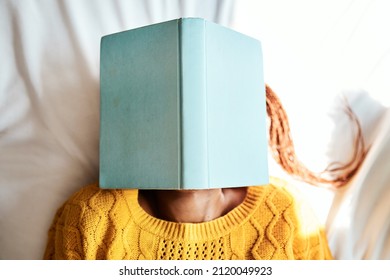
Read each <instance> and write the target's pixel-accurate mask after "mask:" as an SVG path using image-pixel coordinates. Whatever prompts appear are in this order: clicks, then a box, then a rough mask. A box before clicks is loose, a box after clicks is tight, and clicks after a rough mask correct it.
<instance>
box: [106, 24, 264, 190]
mask: <svg viewBox="0 0 390 280" xmlns="http://www.w3.org/2000/svg"><path fill="white" fill-rule="evenodd" d="M100 110H101V111H100V148H99V149H100V167H99V168H100V174H99V184H100V187H101V188H120V189H125V188H136V189H166V190H169V189H209V188H227V187H240V186H249V185H264V184H267V183H268V179H269V178H268V158H267V151H268V147H267V134H266V101H265V85H264V78H263V60H262V49H261V43H260V42H259V41H258V40H257V39H254V38H251V37H249V36H247V35H245V34H242V33H239V32H237V31H234V30H232V29H230V28H227V27H223V26H221V25H218V24H216V23H213V22H210V21H207V20H204V19H202V18H180V19H175V20H170V21H166V22H162V23H157V24H152V25H148V26H144V27H139V28H135V29H132V30H127V31H123V32H118V33H114V34H109V35H107V36H104V37H102V39H101V57H100Z"/></svg>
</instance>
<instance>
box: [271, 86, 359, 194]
mask: <svg viewBox="0 0 390 280" xmlns="http://www.w3.org/2000/svg"><path fill="white" fill-rule="evenodd" d="M266 103H267V115H268V118H269V121H270V125H269V148H270V150H271V154H272V156H273V158H274V159H275V160H276V162H277V163H278V164H279V165H280V166H281V167H282V168H283V169H284V170H285V171H286V172H287V173H288V174H290V175H291V176H292V177H294V178H296V179H299V180H301V181H304V182H306V183H309V184H311V185H315V186H326V187H331V188H340V187H342V186H345V185H346V184H347V183H348V182H349V181H350V180H351V179H352V177H353V176H354V175H355V174H356V172H357V171H358V169H359V167H360V166H361V164H362V162H363V160H364V158H365V156H366V154H367V149H366V148H365V144H364V138H363V134H362V129H361V126H360V123H359V120H358V118H357V117H356V115H355V114H354V113H353V111H352V110H351V108H350V107H349V106H348V105H346V106H345V112H346V114H347V115H348V117H349V118H350V120H351V121H352V123H354V124H355V126H356V128H357V133H356V138H355V146H354V154H353V157H352V158H351V160H350V161H349V162H347V163H331V164H330V165H328V167H327V168H326V169H325V170H324V171H322V172H313V171H311V170H309V169H308V168H306V166H305V165H304V164H303V163H302V162H301V161H299V159H298V158H297V155H296V153H295V148H294V143H293V140H292V138H291V133H290V126H289V122H288V118H287V114H286V111H285V110H284V108H283V106H282V104H281V102H280V100H279V98H278V97H277V95H276V94H275V93H274V91H273V90H272V89H271V88H270V87H269V86H268V85H266Z"/></svg>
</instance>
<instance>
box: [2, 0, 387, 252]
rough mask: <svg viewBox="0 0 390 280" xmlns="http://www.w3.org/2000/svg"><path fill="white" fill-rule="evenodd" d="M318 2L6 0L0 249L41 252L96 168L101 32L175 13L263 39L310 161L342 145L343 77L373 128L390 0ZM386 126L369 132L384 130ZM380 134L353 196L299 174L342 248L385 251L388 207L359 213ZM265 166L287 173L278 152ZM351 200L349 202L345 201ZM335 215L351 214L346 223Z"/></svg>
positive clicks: (382, 98) (381, 107) (321, 162)
mask: <svg viewBox="0 0 390 280" xmlns="http://www.w3.org/2000/svg"><path fill="white" fill-rule="evenodd" d="M313 3H314V1H309V0H297V1H289V0H282V1H250V0H240V1H234V0H225V1H223V0H221V1H196V0H184V1H179V0H177V1H176V0H166V1H162V0H161V1H160V0H154V1H153V0H148V1H143V0H133V1H104V0H99V1H93V4H91V2H90V1H79V0H68V1H66V0H63V1H51V0H39V1H38V0H36V1H34V0H30V1H13V0H0V26H1V28H0V42H1V43H0V61H1V63H0V73H1V76H0V259H40V258H41V257H42V254H43V250H44V246H45V244H46V236H47V230H48V227H49V225H50V223H51V221H52V218H53V215H54V213H55V211H56V209H57V208H58V207H59V206H60V204H61V203H62V202H63V201H64V200H65V199H66V198H67V197H68V196H69V195H70V194H71V193H73V192H74V191H75V190H76V189H78V188H79V187H80V186H82V185H84V184H86V183H88V182H92V181H95V180H97V175H98V157H99V155H98V133H99V47H100V46H99V44H100V38H101V36H103V35H106V34H110V33H113V32H117V31H121V30H126V29H130V28H134V27H139V26H142V25H146V24H151V23H156V22H160V21H164V20H168V19H173V18H178V17H181V16H183V17H186V16H198V17H204V18H206V19H208V20H211V21H215V22H217V23H220V24H222V25H226V26H229V27H232V28H234V29H236V30H238V31H240V32H243V33H246V34H248V35H251V36H254V37H256V38H258V39H259V40H261V41H262V44H263V50H264V59H265V67H264V70H265V78H266V82H267V83H268V84H270V85H271V86H272V87H273V88H274V89H275V90H276V92H277V93H278V94H279V96H280V98H281V99H282V101H283V103H284V104H285V107H286V109H287V112H288V114H289V116H290V120H291V125H292V130H293V136H294V139H295V140H296V145H297V151H298V153H299V154H300V155H301V156H302V159H303V161H304V162H305V163H306V164H307V165H309V166H312V167H313V168H315V169H321V168H322V167H324V166H325V165H326V163H327V162H329V161H330V160H332V159H335V158H337V159H342V160H343V159H344V160H345V159H347V158H348V157H349V156H350V151H351V150H350V146H349V143H350V142H349V141H348V139H349V138H348V137H350V138H351V137H352V136H351V135H352V134H351V131H350V130H349V129H350V128H349V126H348V122H347V121H346V119H345V118H344V119H343V118H342V117H341V116H340V114H339V111H340V110H339V109H337V108H338V107H337V106H336V107H333V108H336V109H332V110H333V111H332V112H333V113H332V114H331V115H329V111H330V110H331V109H330V108H332V106H334V104H335V102H336V104H338V103H337V96H338V94H340V93H341V92H343V91H344V90H350V91H351V92H352V93H351V94H349V100H350V101H351V103H352V104H354V106H353V107H354V109H355V110H356V112H357V113H358V115H359V117H360V119H361V121H362V123H363V129H364V132H365V137H366V139H367V142H369V143H374V142H375V141H376V140H377V139H379V138H378V137H379V136H377V134H376V131H377V130H375V129H373V128H375V127H377V126H376V125H377V124H379V123H380V122H379V120H380V119H381V116H382V115H383V114H384V112H385V111H386V110H387V109H386V107H385V106H388V105H389V104H390V102H389V101H390V94H389V93H390V79H388V76H389V74H390V71H389V69H390V55H389V54H390V52H389V50H390V37H389V36H388V30H387V29H388V26H390V17H388V14H389V9H388V4H387V3H388V2H387V1H386V0H382V1H379V0H378V1H369V0H361V1H348V0H340V1H335V0H333V1H324V2H322V3H321V4H318V2H316V4H313ZM374 31H375V32H374ZM357 89H359V90H357ZM371 98H374V99H371ZM335 100H336V101H335ZM334 110H336V111H334ZM382 124H383V123H382ZM382 127H383V129H379V130H380V131H382V130H383V131H385V128H386V125H384V124H383V126H382ZM337 131H341V132H343V133H337ZM348 133H349V134H348ZM383 133H384V134H386V133H385V132H383ZM347 134H348V135H349V136H346V135H347ZM378 135H379V134H378ZM381 135H382V134H381ZM386 135H387V134H386ZM381 137H382V138H380V139H382V140H378V141H377V142H379V141H383V143H385V140H384V139H387V138H386V137H385V135H383V136H381ZM376 145H377V148H376V150H375V151H376V152H372V153H371V154H370V161H367V163H366V165H365V166H366V167H365V168H364V169H362V171H361V173H360V174H359V178H357V179H356V181H355V182H354V185H351V186H350V190H351V192H352V193H350V194H349V195H348V197H349V198H341V199H340V200H338V201H341V202H339V203H338V204H337V203H336V202H335V203H333V204H332V202H333V195H334V194H333V193H330V192H329V191H326V190H323V189H315V188H311V187H308V186H305V185H303V184H300V183H299V182H296V184H297V185H299V187H300V189H302V191H303V192H304V193H305V195H307V196H308V198H309V199H310V200H311V201H312V202H313V207H314V209H315V211H317V213H318V214H319V216H320V218H321V220H322V221H323V222H324V223H325V222H328V223H327V227H328V229H329V237H330V244H331V246H332V250H334V253H335V256H336V257H340V258H378V257H387V258H388V257H389V254H388V253H387V252H388V251H387V248H388V247H389V246H390V245H389V244H388V242H387V241H386V240H387V239H385V234H386V233H387V231H385V229H386V225H385V224H384V221H387V220H388V219H386V217H387V216H385V215H388V214H389V213H388V212H386V211H388V209H387V208H384V207H383V208H380V209H381V213H382V210H383V211H384V212H383V213H382V214H381V215H382V216H381V215H379V214H378V215H377V217H378V218H376V219H374V220H371V219H360V218H359V217H360V216H359V217H356V215H357V213H361V211H363V212H364V211H374V210H375V209H372V207H369V205H372V204H370V201H365V202H364V203H360V202H359V201H360V200H361V197H362V196H360V195H358V194H360V193H362V192H361V190H362V186H366V185H367V184H370V185H371V184H372V183H371V181H370V176H371V175H372V174H375V177H376V181H375V184H373V185H374V187H375V188H376V195H377V196H376V197H378V196H379V197H380V198H383V199H384V198H385V196H381V194H382V192H384V191H385V189H386V188H385V186H386V184H387V182H386V178H387V177H386V176H384V177H382V175H383V174H388V173H390V172H387V171H386V170H385V169H377V167H376V166H377V165H376V164H374V163H376V162H378V164H379V163H380V164H379V165H380V166H383V167H386V166H387V164H386V162H387V159H386V157H384V156H383V155H384V154H383V153H382V152H380V149H381V148H382V149H385V147H387V146H386V145H385V144H382V145H379V144H376ZM386 151H387V150H386ZM379 155H382V156H383V158H382V157H381V158H380V159H379ZM377 157H378V159H377V161H376V158H377ZM270 170H271V174H273V175H278V174H279V175H280V176H284V174H283V173H282V172H280V170H279V169H278V167H277V166H276V165H274V163H273V162H272V160H271V161H270ZM374 171H375V172H374ZM353 186H355V187H353ZM370 187H372V186H370ZM356 196H358V198H356V199H355V198H354V197H356ZM337 197H338V196H337ZM363 197H364V199H365V197H369V198H370V196H363ZM352 198H354V199H352ZM351 199H352V200H353V201H354V204H353V207H352V208H351V207H349V206H351V205H352V204H351V203H350V202H348V203H347V202H342V201H351ZM364 199H363V200H364ZM360 205H363V208H359V207H360ZM343 207H344V208H343ZM348 207H349V208H348ZM378 209H379V208H378ZM329 213H332V216H330V215H329ZM339 213H341V214H339ZM352 214H353V215H352ZM355 214H356V215H355ZM359 215H360V214H359ZM366 215H367V214H366ZM336 216H337V217H338V218H334V217H336ZM330 217H332V218H330ZM343 217H350V218H351V219H353V221H354V223H353V224H350V226H349V227H346V226H345V224H344V222H343ZM372 223H374V225H372ZM377 223H382V224H380V225H379V226H378V225H377ZM367 225H370V228H371V229H372V228H383V231H381V234H384V236H383V238H382V239H381V240H384V241H383V242H384V243H383V244H379V245H378V244H377V245H376V246H374V245H373V244H374V241H375V238H377V237H378V236H379V234H380V233H379V232H373V231H372V230H371V231H369V232H367V231H364V229H365V228H366V226H367ZM374 226H376V227H374ZM366 236H369V239H367V238H365V237H366ZM346 239H348V240H349V241H348V242H345V240H346ZM367 240H369V241H367ZM344 244H345V245H344Z"/></svg>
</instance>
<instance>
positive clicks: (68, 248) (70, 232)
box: [43, 203, 84, 260]
mask: <svg viewBox="0 0 390 280" xmlns="http://www.w3.org/2000/svg"><path fill="white" fill-rule="evenodd" d="M81 216H82V212H81V211H80V208H79V207H77V206H76V205H74V204H71V203H65V204H64V206H62V207H61V208H60V209H59V210H58V211H57V213H56V215H55V217H54V220H53V223H52V225H51V227H50V229H49V233H48V241H47V245H46V250H45V253H44V257H43V258H44V259H45V260H79V259H83V258H84V257H83V248H82V240H81V231H80V229H79V221H80V219H81Z"/></svg>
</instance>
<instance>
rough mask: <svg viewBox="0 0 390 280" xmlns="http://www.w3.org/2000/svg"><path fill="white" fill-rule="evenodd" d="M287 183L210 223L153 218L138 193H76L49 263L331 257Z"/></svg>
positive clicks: (259, 191) (254, 192) (60, 215)
mask: <svg viewBox="0 0 390 280" xmlns="http://www.w3.org/2000/svg"><path fill="white" fill-rule="evenodd" d="M302 206H303V204H302V201H300V200H298V199H297V198H296V196H295V194H294V192H291V191H290V190H289V188H288V187H287V186H285V185H284V183H283V182H282V181H278V180H275V179H272V181H271V184H269V185H267V186H256V187H249V188H248V192H247V196H246V198H245V200H244V201H243V202H242V203H241V204H240V205H239V206H237V207H236V208H235V209H233V210H232V211H230V212H229V213H228V214H226V215H225V216H223V217H220V218H218V219H215V220H213V221H210V222H205V223H174V222H168V221H164V220H160V219H157V218H154V217H152V216H150V215H148V214H147V213H146V212H145V211H144V210H143V209H142V208H141V207H140V205H139V204H138V191H137V190H102V189H100V188H99V187H98V184H93V185H90V186H87V187H84V188H83V189H81V190H80V191H78V192H77V193H75V194H74V195H73V196H72V197H71V198H70V199H69V200H68V201H67V202H66V203H65V204H64V205H63V206H62V207H61V208H60V209H59V210H58V212H57V214H56V216H55V219H54V222H53V224H52V227H51V229H50V231H49V239H48V243H47V248H46V251H45V255H44V258H45V259H133V260H134V259H135V260H137V259H157V260H167V259H172V260H187V259H191V260H211V259H214V260H215V259H216V260H218V259H240V260H243V259H331V258H332V256H331V253H330V250H329V247H328V244H327V240H326V237H325V234H324V232H323V230H322V229H321V228H320V227H319V226H318V224H317V223H316V220H315V219H313V217H312V216H310V215H309V216H308V215H307V214H308V213H309V211H310V210H308V209H306V208H305V207H302Z"/></svg>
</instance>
